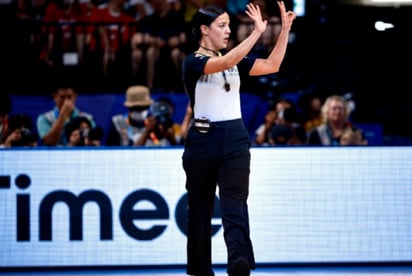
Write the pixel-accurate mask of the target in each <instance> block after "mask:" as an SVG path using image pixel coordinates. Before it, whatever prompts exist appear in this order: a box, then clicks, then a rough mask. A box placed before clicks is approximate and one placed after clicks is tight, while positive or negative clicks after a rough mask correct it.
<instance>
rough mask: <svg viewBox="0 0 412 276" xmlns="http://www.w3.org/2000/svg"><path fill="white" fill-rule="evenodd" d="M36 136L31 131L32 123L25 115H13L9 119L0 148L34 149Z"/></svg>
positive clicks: (36, 141) (36, 140)
mask: <svg viewBox="0 0 412 276" xmlns="http://www.w3.org/2000/svg"><path fill="white" fill-rule="evenodd" d="M37 145H38V135H37V134H36V133H35V132H34V130H33V121H32V119H31V118H30V116H29V115H27V114H15V115H11V116H10V117H9V121H8V131H7V136H6V138H5V141H4V144H2V147H4V148H10V147H36V146H37Z"/></svg>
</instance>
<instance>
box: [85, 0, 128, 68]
mask: <svg viewBox="0 0 412 276" xmlns="http://www.w3.org/2000/svg"><path fill="white" fill-rule="evenodd" d="M125 1H126V0H110V1H109V2H108V3H107V5H100V6H97V7H96V8H94V9H92V11H91V13H90V18H89V19H90V20H89V21H90V23H91V24H90V25H89V26H88V28H87V37H86V44H87V45H88V50H89V51H90V52H91V53H92V54H93V56H94V57H93V58H92V60H95V61H97V62H98V63H99V64H102V65H103V66H102V73H103V75H104V76H108V75H109V74H111V73H116V71H117V70H116V69H117V67H116V66H124V63H126V64H128V62H127V61H128V60H129V59H130V54H129V53H130V39H131V35H132V34H133V33H134V32H135V27H134V24H135V22H136V21H135V19H134V18H133V17H132V16H130V15H129V14H127V13H126V11H125V10H124V4H125ZM96 31H97V32H96ZM94 58H97V59H94ZM101 58H102V59H101Z"/></svg>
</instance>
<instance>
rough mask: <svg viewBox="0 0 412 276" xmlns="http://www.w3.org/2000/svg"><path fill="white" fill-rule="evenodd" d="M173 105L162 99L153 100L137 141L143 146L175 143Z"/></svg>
mask: <svg viewBox="0 0 412 276" xmlns="http://www.w3.org/2000/svg"><path fill="white" fill-rule="evenodd" d="M172 112H173V107H172V105H171V104H169V103H168V102H166V101H164V100H158V101H155V102H154V103H153V104H152V105H151V106H150V108H149V116H148V117H147V119H146V120H145V129H144V131H143V133H142V135H141V136H140V137H139V140H138V141H137V143H138V144H140V145H145V146H171V145H177V137H176V136H177V135H176V133H177V132H176V131H175V128H174V126H175V123H174V122H173V119H172Z"/></svg>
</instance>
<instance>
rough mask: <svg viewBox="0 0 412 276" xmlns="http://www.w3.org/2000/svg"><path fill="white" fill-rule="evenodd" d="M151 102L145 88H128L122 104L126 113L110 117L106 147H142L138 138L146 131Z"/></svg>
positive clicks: (138, 86)
mask: <svg viewBox="0 0 412 276" xmlns="http://www.w3.org/2000/svg"><path fill="white" fill-rule="evenodd" d="M153 102H154V101H153V99H152V98H151V97H150V90H149V88H148V87H147V86H142V85H134V86H130V87H129V88H128V89H127V90H126V101H125V102H124V106H125V107H126V108H127V112H126V113H122V114H116V115H114V116H113V117H112V121H111V125H110V128H109V131H108V138H107V141H106V145H108V146H134V145H136V146H137V145H143V144H144V143H143V141H141V140H140V136H141V135H142V133H143V132H144V131H145V129H146V126H145V120H146V119H147V117H148V115H149V107H150V105H151V104H152V103H153ZM144 142H145V141H144Z"/></svg>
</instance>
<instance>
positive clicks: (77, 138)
mask: <svg viewBox="0 0 412 276" xmlns="http://www.w3.org/2000/svg"><path fill="white" fill-rule="evenodd" d="M64 130H65V131H64V132H65V135H66V139H67V141H68V142H67V146H69V147H77V146H96V147H98V146H101V140H102V139H103V134H104V133H103V129H102V128H101V127H92V124H91V122H90V120H89V119H87V118H86V117H83V116H79V117H74V118H72V119H70V121H69V122H68V123H67V124H66V125H65V127H64Z"/></svg>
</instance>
